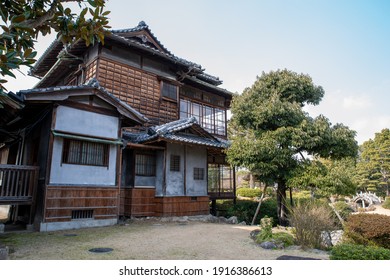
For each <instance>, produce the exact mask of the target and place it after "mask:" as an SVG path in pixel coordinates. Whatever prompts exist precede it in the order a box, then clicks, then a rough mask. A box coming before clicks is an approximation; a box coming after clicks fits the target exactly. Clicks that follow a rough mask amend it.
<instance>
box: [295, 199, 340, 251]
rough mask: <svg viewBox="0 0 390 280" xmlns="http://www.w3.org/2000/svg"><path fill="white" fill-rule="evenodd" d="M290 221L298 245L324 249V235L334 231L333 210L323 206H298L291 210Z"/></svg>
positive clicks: (314, 204)
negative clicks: (326, 232)
mask: <svg viewBox="0 0 390 280" xmlns="http://www.w3.org/2000/svg"><path fill="white" fill-rule="evenodd" d="M289 220H290V223H291V225H292V226H293V227H294V232H295V238H296V242H297V244H299V245H301V246H303V247H309V248H317V249H323V248H324V247H325V245H324V244H323V238H322V233H323V232H324V231H331V230H333V229H334V225H335V221H334V218H333V216H332V210H331V209H329V207H326V206H324V205H321V204H316V203H308V204H304V205H297V206H296V207H294V208H293V209H292V210H291V213H290V216H289Z"/></svg>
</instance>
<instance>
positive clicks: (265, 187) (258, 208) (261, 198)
mask: <svg viewBox="0 0 390 280" xmlns="http://www.w3.org/2000/svg"><path fill="white" fill-rule="evenodd" d="M266 190H267V185H265V186H264V188H263V193H262V194H261V197H260V201H259V204H258V205H257V208H256V212H255V215H254V216H253V219H252V223H251V225H252V226H253V225H254V224H255V220H256V218H257V215H259V212H260V207H261V203H262V202H263V199H264V196H265V191H266Z"/></svg>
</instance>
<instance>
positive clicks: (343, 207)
mask: <svg viewBox="0 0 390 280" xmlns="http://www.w3.org/2000/svg"><path fill="white" fill-rule="evenodd" d="M333 206H334V208H335V209H336V211H337V212H338V213H339V214H340V216H341V218H343V219H344V220H346V219H347V218H348V217H349V215H350V214H351V213H353V212H354V210H353V209H352V207H351V206H350V205H348V203H346V202H345V201H337V202H335V203H334V204H333Z"/></svg>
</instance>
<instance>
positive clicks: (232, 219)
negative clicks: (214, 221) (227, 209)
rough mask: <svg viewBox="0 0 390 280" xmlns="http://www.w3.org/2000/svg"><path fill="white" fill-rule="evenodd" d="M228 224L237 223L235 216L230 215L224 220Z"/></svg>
mask: <svg viewBox="0 0 390 280" xmlns="http://www.w3.org/2000/svg"><path fill="white" fill-rule="evenodd" d="M226 222H227V223H228V224H233V225H236V224H238V219H237V217H236V216H232V217H230V218H229V219H227V221H226Z"/></svg>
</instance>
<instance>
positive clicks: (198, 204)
mask: <svg viewBox="0 0 390 280" xmlns="http://www.w3.org/2000/svg"><path fill="white" fill-rule="evenodd" d="M156 203H157V206H156V207H157V213H156V216H166V217H169V216H195V215H208V214H209V213H210V208H209V197H208V196H197V197H191V196H178V197H156Z"/></svg>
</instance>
